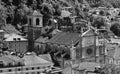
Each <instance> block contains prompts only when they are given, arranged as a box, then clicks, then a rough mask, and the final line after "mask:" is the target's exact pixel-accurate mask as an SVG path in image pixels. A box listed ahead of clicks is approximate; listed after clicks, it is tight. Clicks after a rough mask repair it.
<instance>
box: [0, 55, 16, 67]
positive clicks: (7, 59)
mask: <svg viewBox="0 0 120 74" xmlns="http://www.w3.org/2000/svg"><path fill="white" fill-rule="evenodd" d="M0 61H2V62H3V64H4V65H8V64H14V61H13V60H11V59H10V58H7V57H5V56H2V57H0Z"/></svg>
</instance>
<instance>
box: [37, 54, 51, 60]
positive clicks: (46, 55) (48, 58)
mask: <svg viewBox="0 0 120 74" xmlns="http://www.w3.org/2000/svg"><path fill="white" fill-rule="evenodd" d="M39 57H40V58H42V59H45V60H47V61H50V62H52V58H51V56H50V54H42V55H39Z"/></svg>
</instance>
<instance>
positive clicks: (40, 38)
mask: <svg viewBox="0 0 120 74" xmlns="http://www.w3.org/2000/svg"><path fill="white" fill-rule="evenodd" d="M47 41H48V37H45V38H44V37H39V38H38V39H36V40H35V42H40V43H46V42H47Z"/></svg>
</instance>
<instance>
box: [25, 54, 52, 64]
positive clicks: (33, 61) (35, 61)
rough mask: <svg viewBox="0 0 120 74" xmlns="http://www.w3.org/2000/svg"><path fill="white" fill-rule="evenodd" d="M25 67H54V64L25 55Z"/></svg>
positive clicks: (34, 56)
mask: <svg viewBox="0 0 120 74" xmlns="http://www.w3.org/2000/svg"><path fill="white" fill-rule="evenodd" d="M23 59H24V62H25V65H26V66H32V65H50V66H51V65H53V63H51V62H49V61H47V60H44V59H42V58H40V57H39V56H36V55H25V56H24V57H23Z"/></svg>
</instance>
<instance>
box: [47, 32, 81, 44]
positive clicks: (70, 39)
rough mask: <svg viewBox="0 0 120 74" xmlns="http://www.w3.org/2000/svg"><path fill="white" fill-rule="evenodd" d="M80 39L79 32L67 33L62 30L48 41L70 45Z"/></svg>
mask: <svg viewBox="0 0 120 74" xmlns="http://www.w3.org/2000/svg"><path fill="white" fill-rule="evenodd" d="M79 39H80V34H79V33H66V32H60V33H58V34H56V35H55V36H53V37H52V38H51V39H50V40H49V41H48V43H54V44H60V45H70V46H71V44H72V43H73V44H76V43H77V42H78V41H79Z"/></svg>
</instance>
